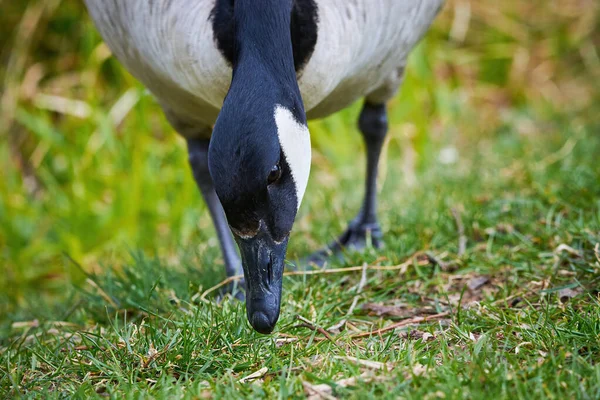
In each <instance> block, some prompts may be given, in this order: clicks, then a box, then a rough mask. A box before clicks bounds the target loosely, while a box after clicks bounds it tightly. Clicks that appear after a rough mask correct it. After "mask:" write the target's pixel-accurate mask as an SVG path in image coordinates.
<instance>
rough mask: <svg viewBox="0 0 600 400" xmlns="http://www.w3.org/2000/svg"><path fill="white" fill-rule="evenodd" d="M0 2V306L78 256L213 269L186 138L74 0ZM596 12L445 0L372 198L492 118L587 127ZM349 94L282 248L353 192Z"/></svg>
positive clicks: (56, 287) (66, 271) (53, 279)
mask: <svg viewBox="0 0 600 400" xmlns="http://www.w3.org/2000/svg"><path fill="white" fill-rule="evenodd" d="M0 7H1V10H2V12H1V13H0V48H1V65H0V87H1V109H0V123H1V125H0V265H1V269H2V273H1V274H0V315H1V316H0V319H2V318H3V317H5V316H7V315H10V314H13V313H15V312H19V311H18V310H20V309H21V308H22V307H24V306H26V305H29V306H32V305H33V306H35V305H36V304H38V303H39V302H47V301H50V302H54V301H55V300H57V299H62V298H63V297H64V296H65V295H66V294H65V293H66V289H65V288H67V287H68V283H69V282H75V283H77V282H79V281H81V280H82V279H84V277H85V275H84V274H83V272H82V270H85V271H101V270H102V269H103V268H104V267H105V266H118V265H120V264H122V263H124V262H128V261H129V260H131V255H130V254H131V253H137V252H143V253H145V254H147V255H149V256H150V257H154V256H156V257H159V258H160V259H161V260H163V262H165V263H166V265H168V266H169V267H170V268H178V267H179V266H180V265H182V264H186V265H192V266H195V267H196V268H197V271H198V272H197V275H194V276H191V277H190V279H191V280H192V281H194V280H195V281H194V282H196V283H197V282H198V281H200V282H203V283H205V284H210V283H214V282H217V281H219V280H220V279H222V277H223V273H222V270H221V269H222V267H221V261H220V254H219V249H218V243H217V241H216V238H215V237H214V232H213V229H212V225H211V222H210V219H209V218H208V216H207V213H206V211H205V208H204V204H203V202H202V200H201V198H200V195H199V193H198V191H197V189H196V186H195V184H194V182H193V180H192V178H191V174H190V171H189V168H188V165H187V159H186V149H185V144H184V142H183V141H182V139H180V138H179V137H178V136H177V135H176V134H175V133H174V131H173V130H172V129H171V128H170V126H169V125H168V124H167V122H166V121H165V118H164V117H163V115H162V113H161V112H160V110H159V108H158V107H157V105H156V103H155V102H154V100H153V99H152V97H151V96H150V95H149V94H148V93H147V92H146V91H145V90H144V88H143V87H142V86H141V85H140V84H139V83H138V82H136V81H135V80H134V79H133V78H132V77H131V76H130V75H129V74H128V73H127V72H126V71H125V70H124V69H123V68H122V67H121V66H120V65H119V64H118V62H117V61H116V60H115V59H114V58H112V57H111V54H110V51H109V50H108V48H107V47H106V46H105V45H104V44H102V41H101V38H100V37H99V35H98V33H97V32H96V30H95V28H94V26H93V25H92V23H91V21H90V19H89V18H88V16H87V13H86V10H85V8H84V6H83V5H82V3H81V2H80V1H72V0H45V1H7V0H0ZM599 17H600V11H599V3H598V1H597V0H555V1H540V0H537V1H519V0H508V1H493V0H481V1H467V0H450V1H449V2H448V3H447V5H446V7H445V8H444V10H443V12H442V14H441V15H440V17H439V18H438V19H437V20H436V22H435V24H434V26H433V28H432V30H431V32H430V33H429V34H428V36H427V38H426V39H425V40H424V41H423V42H422V43H421V45H419V47H418V48H417V49H416V50H415V51H414V53H413V55H412V57H411V59H410V64H409V68H408V74H407V78H406V83H405V85H404V87H403V88H402V90H401V92H400V94H399V95H398V96H397V98H396V99H395V100H394V101H393V102H392V103H391V104H390V119H391V123H392V128H391V135H390V141H389V142H388V145H387V161H386V162H385V165H384V168H383V173H382V175H383V178H384V179H382V181H383V180H385V181H386V182H385V189H384V192H385V193H384V198H385V199H387V200H385V202H384V206H383V208H384V210H390V209H393V208H394V206H395V205H394V204H395V203H394V201H398V202H399V201H401V199H402V196H403V193H405V190H404V188H406V187H411V186H415V185H416V186H418V185H419V179H418V177H419V173H420V171H423V170H424V169H425V168H426V167H427V166H430V165H432V164H435V163H437V164H440V163H441V164H440V165H442V167H443V164H444V163H453V162H455V160H454V159H455V158H456V157H459V158H460V157H462V156H463V155H465V154H470V155H471V157H473V156H475V155H477V154H480V153H481V154H483V153H485V151H483V150H482V149H484V148H486V146H489V144H490V139H491V138H494V140H496V139H498V138H500V139H499V140H501V138H502V135H505V134H506V132H511V135H516V136H518V137H527V138H529V139H530V140H533V141H539V142H540V143H542V142H543V143H547V142H550V141H553V142H554V143H556V146H554V147H555V148H557V149H561V146H562V144H563V143H565V140H567V142H566V144H565V145H564V146H565V147H564V148H563V149H564V151H568V150H569V146H570V144H569V142H568V136H565V134H564V133H561V132H556V127H555V126H556V125H553V121H556V120H560V121H562V122H561V123H562V125H560V126H569V127H570V129H572V132H577V131H578V129H580V128H581V129H583V128H582V127H584V126H585V127H589V126H592V127H598V126H599V125H598V121H599V115H600V105H599V103H600V97H599V93H600V90H599V89H600V56H599V54H600V53H599V50H598V45H599V43H600V28H599V25H600V18H599ZM358 111H359V105H355V106H353V107H351V108H350V109H348V110H345V111H343V112H341V113H338V114H337V115H334V116H332V117H330V118H327V119H325V120H322V121H317V122H312V123H311V125H310V128H311V132H312V136H313V146H314V149H315V150H314V160H313V165H314V169H313V172H312V178H311V183H310V184H309V189H308V192H307V196H306V198H307V201H306V203H305V204H304V205H303V207H302V209H301V213H300V216H299V220H298V224H297V226H296V230H295V233H294V236H293V239H292V244H291V248H290V255H291V256H297V255H301V254H304V253H305V252H307V251H309V250H310V249H316V248H317V247H319V244H320V243H322V242H323V241H324V240H328V239H330V238H332V237H334V236H335V235H336V234H337V233H338V232H339V230H340V229H341V228H342V227H343V226H344V225H345V223H346V221H347V220H348V219H349V218H350V217H351V216H352V212H351V211H349V210H355V209H356V208H357V206H358V204H359V203H360V199H361V196H360V195H358V192H356V193H357V195H356V196H353V195H348V194H347V193H351V192H350V190H351V188H357V187H358V186H357V184H356V176H357V174H359V173H360V174H361V175H360V176H361V177H362V164H360V163H357V162H356V160H357V158H360V159H362V158H363V151H362V143H361V139H360V135H358V134H357V132H356V130H355V128H354V126H355V121H356V119H357V114H358ZM340 135H343V136H340ZM341 137H343V140H341V139H340V138H341ZM529 139H528V140H529ZM571 150H572V148H571ZM486 154H487V153H486ZM498 156H499V157H502V155H501V154H500V155H498ZM477 162H479V163H485V162H486V160H485V157H480V158H479V159H478V160H477ZM522 162H525V163H527V156H526V155H525V158H524V159H523V160H522ZM470 165H471V168H477V163H475V164H470ZM390 171H391V172H393V173H389V172H390ZM386 177H388V178H387V179H385V178H386ZM481 179H482V180H485V179H489V180H493V179H495V177H494V176H489V175H487V176H484V177H482V178H481ZM361 180H362V178H361ZM337 188H340V189H339V191H342V188H343V190H344V191H345V193H346V195H345V196H341V195H340V193H337ZM460 189H461V188H457V190H460ZM355 190H356V189H355ZM431 190H433V191H434V190H436V188H435V187H432V188H431ZM360 193H362V188H361V192H360ZM592 203H593V201H591V202H590V203H589V204H592ZM396 204H398V203H396ZM317 222H318V223H317ZM390 225H391V222H390V220H387V219H386V220H384V227H386V228H387V229H388V230H389V229H390ZM416 234H418V233H416ZM422 235H424V236H423V239H422V241H423V243H427V241H428V240H429V239H431V237H429V238H428V237H427V235H428V233H423V234H422ZM405 250H406V249H405Z"/></svg>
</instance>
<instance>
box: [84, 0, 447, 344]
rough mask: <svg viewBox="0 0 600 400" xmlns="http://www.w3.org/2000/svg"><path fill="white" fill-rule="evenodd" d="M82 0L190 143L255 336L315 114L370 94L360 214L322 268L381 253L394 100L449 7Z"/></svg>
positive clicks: (364, 119) (303, 0)
mask: <svg viewBox="0 0 600 400" xmlns="http://www.w3.org/2000/svg"><path fill="white" fill-rule="evenodd" d="M85 1H86V3H87V7H88V9H89V11H90V14H91V16H92V19H93V20H94V21H95V23H96V25H97V27H98V29H99V31H100V33H101V34H102V36H103V38H104V39H105V41H106V43H107V44H108V46H109V47H110V48H111V49H112V51H113V52H114V55H115V56H116V57H117V58H118V59H119V60H120V61H121V62H122V63H123V65H124V66H125V67H126V68H127V69H128V70H129V71H130V72H131V73H132V74H133V75H134V76H135V77H136V78H137V79H139V80H140V81H141V82H142V83H143V84H144V85H146V86H147V87H148V89H149V90H150V91H151V92H152V93H153V94H154V96H156V98H157V100H158V101H159V103H160V104H161V106H162V108H163V110H164V112H165V115H166V116H167V119H168V120H169V122H170V123H171V124H172V125H173V127H174V128H175V130H176V131H177V132H179V133H180V134H181V135H183V136H184V137H185V138H186V140H187V143H188V151H189V161H190V164H191V168H192V170H193V174H194V178H195V179H196V182H197V183H198V186H199V188H200V191H201V192H202V195H203V197H204V199H205V201H206V203H207V205H208V209H209V211H210V214H211V216H212V219H213V222H214V225H215V227H216V230H217V234H218V237H219V240H220V244H221V249H222V252H223V256H224V261H225V268H226V272H227V274H228V275H229V276H232V275H236V274H240V273H242V271H243V274H244V277H245V286H246V312H247V317H248V320H249V321H250V323H251V325H252V326H253V327H254V329H256V330H257V331H258V332H261V333H270V332H271V331H272V330H273V328H274V326H275V323H276V322H277V319H278V318H279V309H280V301H281V285H282V274H283V269H284V258H285V254H286V249H287V244H288V239H289V235H290V231H291V229H292V225H293V223H294V219H295V217H296V212H297V210H298V207H299V206H300V202H301V201H302V196H303V195H304V190H305V188H306V185H307V181H308V176H309V170H310V158H311V148H310V135H309V131H308V127H307V124H306V121H307V118H309V119H310V118H320V117H324V116H326V115H329V114H332V113H334V112H336V111H338V110H341V109H343V108H345V107H347V106H348V105H350V104H351V103H353V102H354V101H356V100H358V99H359V98H362V97H364V98H365V102H364V106H363V109H362V111H361V114H360V118H359V121H358V125H359V128H360V131H361V133H362V135H363V137H364V140H365V143H366V150H367V173H366V193H365V198H364V202H363V207H362V209H361V211H360V212H359V213H358V215H357V217H356V218H354V219H353V220H352V221H351V222H350V224H349V227H348V229H347V230H346V232H344V233H343V234H342V235H341V236H340V237H339V238H338V240H336V241H335V242H334V243H332V244H330V245H329V246H327V247H326V248H325V249H324V250H322V251H320V252H318V253H316V254H315V255H314V256H313V257H312V260H313V261H315V262H317V263H319V262H322V261H323V260H324V259H325V257H326V256H327V254H329V253H331V252H333V253H335V252H337V251H339V250H340V249H341V248H343V247H356V248H360V247H361V246H363V245H364V243H365V240H366V238H367V236H369V235H370V237H371V238H372V242H373V244H374V245H375V246H380V245H381V239H382V233H381V230H380V228H379V224H378V221H377V215H376V204H377V199H376V195H377V194H376V178H377V164H378V160H379V155H380V151H381V146H382V144H383V141H384V138H385V135H386V133H387V116H386V106H385V104H386V102H387V101H388V100H389V99H390V98H391V97H392V96H393V95H394V94H395V93H396V91H397V89H398V87H399V85H400V83H401V80H402V76H403V71H404V67H405V65H406V60H407V57H408V54H409V52H410V50H411V49H412V48H413V47H414V46H415V45H416V43H417V42H418V41H419V39H420V38H421V37H422V36H423V35H424V34H425V32H426V31H427V29H428V27H429V25H430V24H431V22H432V20H433V19H434V18H435V16H436V14H437V13H438V11H439V9H440V8H441V6H442V3H443V1H444V0H195V1H189V0H162V1H151V0H85ZM230 232H231V233H232V234H233V236H232V235H231V233H230ZM234 240H235V242H236V243H237V245H238V247H239V251H240V254H241V262H240V260H239V258H238V255H237V252H236V249H235V245H234Z"/></svg>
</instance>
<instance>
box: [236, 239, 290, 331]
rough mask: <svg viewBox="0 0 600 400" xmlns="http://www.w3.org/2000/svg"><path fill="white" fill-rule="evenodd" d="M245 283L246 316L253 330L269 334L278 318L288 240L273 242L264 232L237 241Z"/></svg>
mask: <svg viewBox="0 0 600 400" xmlns="http://www.w3.org/2000/svg"><path fill="white" fill-rule="evenodd" d="M236 239H237V243H238V246H239V248H240V253H241V255H242V265H243V267H244V278H245V280H246V315H247V317H248V321H250V325H252V327H253V328H254V329H256V331H258V332H260V333H264V334H268V333H271V332H272V331H273V329H274V328H275V324H276V323H277V319H278V318H279V308H280V305H281V283H282V278H283V269H284V259H285V253H286V249H287V242H288V239H287V238H285V239H284V241H283V242H275V241H274V240H273V238H272V237H271V234H270V233H269V232H267V230H266V229H261V230H260V232H259V233H258V234H257V235H256V236H255V237H253V238H250V239H242V238H236Z"/></svg>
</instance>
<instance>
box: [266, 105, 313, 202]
mask: <svg viewBox="0 0 600 400" xmlns="http://www.w3.org/2000/svg"><path fill="white" fill-rule="evenodd" d="M275 123H276V124H277V135H278V136H279V144H280V145H281V149H282V150H283V154H284V156H285V159H286V160H287V162H288V165H289V166H290V169H291V171H292V179H293V180H294V184H295V185H296V197H297V198H298V208H300V203H301V202H302V197H303V196H304V191H305V190H306V185H307V184H308V175H309V174H310V161H311V149H310V134H309V132H308V127H307V126H306V125H303V124H300V123H298V121H296V118H294V115H293V114H292V112H291V111H290V110H288V109H287V108H285V107H283V106H280V105H277V106H275Z"/></svg>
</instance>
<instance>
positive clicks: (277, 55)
mask: <svg viewBox="0 0 600 400" xmlns="http://www.w3.org/2000/svg"><path fill="white" fill-rule="evenodd" d="M291 12H292V0H235V2H234V7H233V20H234V45H233V76H232V82H231V87H230V91H229V94H228V97H229V96H235V97H238V96H239V95H241V96H244V97H250V98H256V97H257V96H258V97H261V98H262V101H261V103H262V104H264V105H265V106H266V107H268V108H269V110H268V112H269V113H272V112H273V107H274V106H275V104H281V105H283V106H286V107H288V108H290V109H291V110H293V111H294V113H295V114H296V117H297V118H298V119H299V120H302V121H303V120H305V118H306V117H305V116H304V110H303V105H302V99H301V96H300V90H299V89H298V83H297V80H296V70H295V68H294V54H293V50H292V39H291V34H290V22H291ZM240 101H242V102H243V100H242V99H240V98H239V97H238V98H237V99H236V103H237V104H240ZM256 106H257V104H256V103H254V107H253V108H254V111H255V112H257V111H258V110H256V108H255V107H256ZM265 111H267V110H265Z"/></svg>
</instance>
